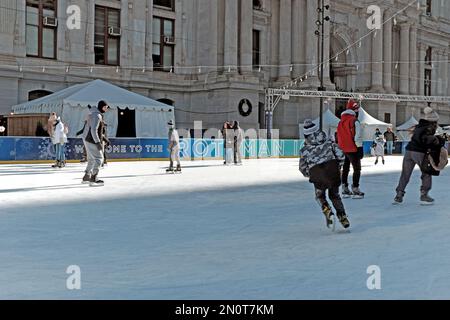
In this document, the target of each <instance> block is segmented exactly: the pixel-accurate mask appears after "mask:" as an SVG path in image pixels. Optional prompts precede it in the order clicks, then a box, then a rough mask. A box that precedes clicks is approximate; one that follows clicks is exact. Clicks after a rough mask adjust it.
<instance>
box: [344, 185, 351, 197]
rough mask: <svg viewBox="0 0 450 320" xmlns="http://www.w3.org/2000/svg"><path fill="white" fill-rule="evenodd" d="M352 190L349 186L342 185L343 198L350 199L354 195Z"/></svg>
mask: <svg viewBox="0 0 450 320" xmlns="http://www.w3.org/2000/svg"><path fill="white" fill-rule="evenodd" d="M352 195H353V194H352V192H351V191H350V189H349V188H348V186H346V185H343V186H342V198H344V199H348V198H350V197H351V196H352Z"/></svg>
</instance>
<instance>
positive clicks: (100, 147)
mask: <svg viewBox="0 0 450 320" xmlns="http://www.w3.org/2000/svg"><path fill="white" fill-rule="evenodd" d="M95 145H96V146H97V149H98V151H102V150H103V146H102V143H101V142H97V143H96V144H95Z"/></svg>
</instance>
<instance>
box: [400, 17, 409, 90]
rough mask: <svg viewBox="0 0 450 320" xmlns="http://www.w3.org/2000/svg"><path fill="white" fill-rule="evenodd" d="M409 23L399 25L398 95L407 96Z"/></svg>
mask: <svg viewBox="0 0 450 320" xmlns="http://www.w3.org/2000/svg"><path fill="white" fill-rule="evenodd" d="M409 29H410V24H409V23H402V24H400V61H399V62H400V86H399V89H400V90H399V91H400V94H409Z"/></svg>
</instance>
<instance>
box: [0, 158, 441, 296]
mask: <svg viewBox="0 0 450 320" xmlns="http://www.w3.org/2000/svg"><path fill="white" fill-rule="evenodd" d="M386 161H387V163H386V165H385V166H382V165H381V164H379V165H378V166H374V159H373V158H366V159H364V160H363V176H362V179H361V189H362V190H363V191H364V192H366V199H364V200H352V199H346V200H344V204H345V206H346V209H347V211H348V216H349V219H350V221H351V223H352V227H351V231H350V232H344V231H342V229H341V228H340V229H339V231H338V232H336V233H332V232H331V231H329V230H328V229H326V227H325V222H324V218H323V216H322V213H321V212H320V210H319V207H318V205H317V204H316V202H315V200H314V193H313V186H312V185H311V184H309V183H308V182H307V180H306V179H305V178H303V177H302V176H301V174H300V172H299V171H298V160H297V159H266V160H246V161H244V165H243V166H240V167H235V166H231V167H225V166H223V165H222V162H221V161H196V162H183V163H182V164H183V167H184V168H183V173H182V174H181V175H179V174H175V175H172V174H166V173H165V172H164V171H165V168H166V165H167V163H165V162H164V163H163V162H127V163H110V164H109V165H108V166H107V167H106V168H105V169H103V170H102V171H101V172H100V175H99V176H100V178H101V179H103V180H104V181H105V186H104V187H99V188H91V187H89V186H86V185H81V184H80V181H81V180H80V179H81V177H82V175H83V171H84V165H81V164H69V165H68V166H67V167H66V168H64V169H62V170H55V169H52V168H50V166H49V165H42V164H39V165H31V164H28V165H0V178H1V184H0V208H1V210H0V298H1V299H13V298H19V299H422V298H423V299H450V192H449V191H450V187H449V183H450V179H449V177H450V169H449V168H447V171H445V172H443V174H442V175H441V177H437V178H434V180H433V184H434V185H433V190H432V192H431V196H432V197H434V198H435V199H436V204H435V205H434V206H431V207H423V206H420V205H419V185H420V173H419V171H416V172H415V173H414V174H413V177H412V180H411V183H410V185H409V186H408V189H407V194H406V196H405V203H404V204H403V205H402V206H393V205H392V204H391V203H392V200H393V198H394V195H395V192H394V189H395V187H396V184H397V181H398V178H399V175H400V170H401V162H402V158H401V157H387V158H386ZM70 265H77V266H79V267H80V269H81V290H68V289H67V288H66V280H67V278H68V277H69V275H68V274H67V273H66V269H67V267H68V266H70ZM371 265H377V266H379V267H380V270H381V290H369V289H368V287H367V285H366V282H367V279H368V278H369V276H370V275H369V274H367V268H368V267H369V266H371Z"/></svg>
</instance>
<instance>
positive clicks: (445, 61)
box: [440, 49, 449, 96]
mask: <svg viewBox="0 0 450 320" xmlns="http://www.w3.org/2000/svg"><path fill="white" fill-rule="evenodd" d="M448 51H449V50H448V49H443V50H442V56H441V57H442V62H441V63H440V68H441V69H442V92H441V95H443V96H446V95H447V94H448V90H449V89H448V85H449V81H448V61H449V60H448V59H449V56H448Z"/></svg>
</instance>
